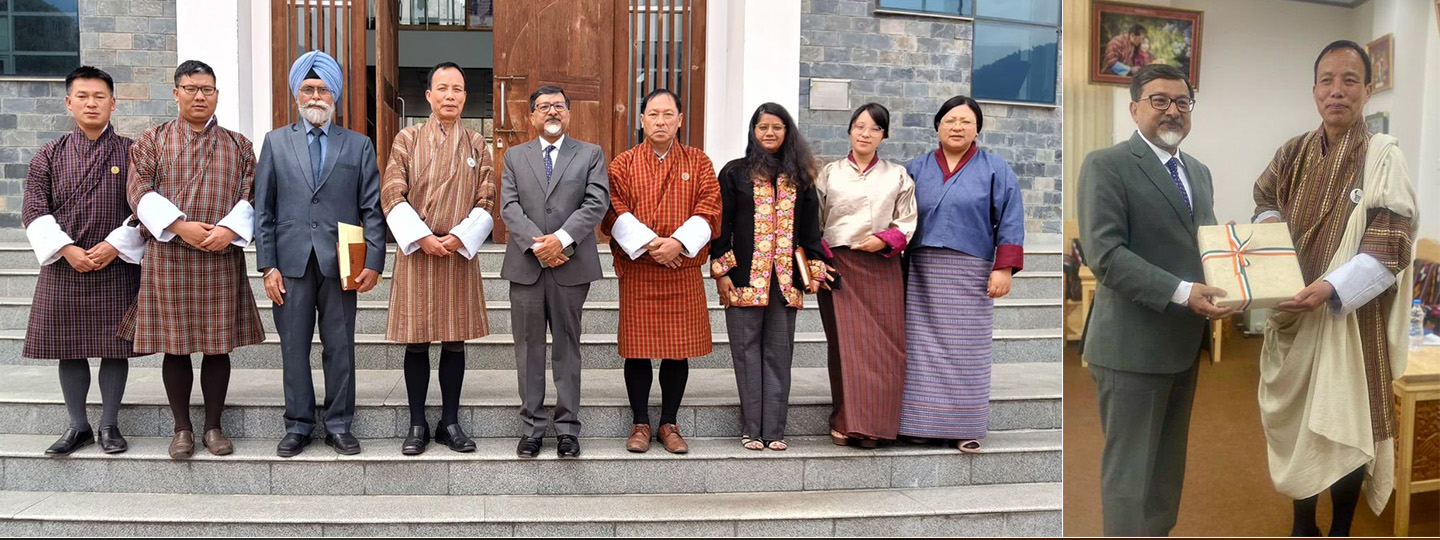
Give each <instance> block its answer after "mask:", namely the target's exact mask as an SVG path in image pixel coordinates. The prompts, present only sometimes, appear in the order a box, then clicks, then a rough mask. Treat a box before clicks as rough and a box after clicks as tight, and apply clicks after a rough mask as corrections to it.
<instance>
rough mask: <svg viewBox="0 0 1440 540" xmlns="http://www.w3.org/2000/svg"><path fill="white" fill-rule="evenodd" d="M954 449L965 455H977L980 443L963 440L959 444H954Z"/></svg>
mask: <svg viewBox="0 0 1440 540" xmlns="http://www.w3.org/2000/svg"><path fill="white" fill-rule="evenodd" d="M955 448H957V449H959V450H960V451H961V452H963V453H966V454H979V453H980V441H976V440H973V439H971V440H963V441H960V442H957V443H955Z"/></svg>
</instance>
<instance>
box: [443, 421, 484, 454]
mask: <svg viewBox="0 0 1440 540" xmlns="http://www.w3.org/2000/svg"><path fill="white" fill-rule="evenodd" d="M435 442H438V443H440V444H443V445H445V446H449V447H450V449H451V450H454V451H456V452H474V451H475V441H472V440H470V436H468V435H466V434H465V430H463V429H460V424H450V425H448V426H440V428H439V429H436V430H435Z"/></svg>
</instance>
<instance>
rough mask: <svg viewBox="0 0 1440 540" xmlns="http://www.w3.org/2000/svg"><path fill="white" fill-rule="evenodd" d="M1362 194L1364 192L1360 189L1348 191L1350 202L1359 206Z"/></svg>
mask: <svg viewBox="0 0 1440 540" xmlns="http://www.w3.org/2000/svg"><path fill="white" fill-rule="evenodd" d="M1364 194H1365V192H1364V191H1361V190H1360V188H1355V189H1352V190H1350V202H1353V203H1355V204H1360V198H1361V196H1362V195H1364Z"/></svg>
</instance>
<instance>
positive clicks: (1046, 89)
mask: <svg viewBox="0 0 1440 540" xmlns="http://www.w3.org/2000/svg"><path fill="white" fill-rule="evenodd" d="M877 2H878V3H877V6H878V7H879V8H880V9H882V10H893V11H907V12H915V13H922V14H935V15H949V16H956V17H966V18H972V19H973V20H974V23H973V24H974V29H975V33H974V42H973V45H974V46H973V49H972V51H971V62H972V64H971V80H972V81H974V82H973V83H971V88H970V94H971V96H972V97H974V98H975V99H988V100H996V101H1014V102H1020V103H1038V104H1044V105H1051V104H1054V103H1055V86H1056V83H1055V81H1056V78H1057V77H1058V76H1059V72H1058V70H1059V59H1060V0H877Z"/></svg>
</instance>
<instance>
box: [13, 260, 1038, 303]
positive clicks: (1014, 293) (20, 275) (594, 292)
mask: <svg viewBox="0 0 1440 540" xmlns="http://www.w3.org/2000/svg"><path fill="white" fill-rule="evenodd" d="M39 272H40V271H39V270H36V269H27V270H0V297H5V298H24V297H29V296H33V295H34V294H35V283H36V281H37V278H38V276H39ZM695 272H697V273H698V272H700V270H699V269H698V268H697V269H696V270H695ZM248 275H249V276H250V280H249V281H250V291H251V293H253V294H254V296H255V301H256V302H257V303H269V302H270V300H269V299H268V298H266V296H265V284H264V280H263V279H262V278H261V277H260V274H259V273H258V272H250V273H249V274H248ZM381 277H382V278H383V279H382V280H381V281H380V284H379V285H376V286H375V288H374V289H373V290H371V291H370V292H367V293H363V294H361V295H360V299H361V300H367V301H386V300H388V299H389V298H390V284H391V282H392V281H393V279H392V278H393V277H394V276H392V275H391V274H390V273H388V272H387V273H385V274H383V275H382V276H381ZM482 286H483V288H484V289H485V300H486V301H487V302H493V301H501V300H509V299H510V282H509V281H507V280H504V279H501V278H500V273H499V272H485V273H484V274H483V285H482ZM1060 287H1061V283H1060V272H1029V271H1026V272H1021V273H1019V274H1016V275H1015V279H1014V280H1012V282H1011V288H1010V294H1009V295H1008V296H1007V297H1006V298H1024V299H1046V300H1054V299H1057V298H1060ZM705 295H706V298H708V299H709V302H710V303H717V302H719V300H718V298H719V297H718V296H716V292H715V286H714V285H712V284H709V283H707V284H706V285H705ZM587 300H589V301H596V302H618V301H619V300H620V281H619V279H618V278H616V277H615V274H614V273H613V272H606V273H605V274H604V275H603V277H602V278H601V279H599V280H596V281H594V282H592V283H591V284H590V293H589V295H588V297H587Z"/></svg>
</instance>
